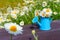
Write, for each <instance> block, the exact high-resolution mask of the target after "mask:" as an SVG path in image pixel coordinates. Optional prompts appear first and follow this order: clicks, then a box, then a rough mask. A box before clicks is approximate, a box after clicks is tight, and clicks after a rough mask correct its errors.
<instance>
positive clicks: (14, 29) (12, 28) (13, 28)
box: [4, 23, 23, 35]
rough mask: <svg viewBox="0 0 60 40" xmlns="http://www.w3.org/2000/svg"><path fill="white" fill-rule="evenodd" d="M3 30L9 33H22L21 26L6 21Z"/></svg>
mask: <svg viewBox="0 0 60 40" xmlns="http://www.w3.org/2000/svg"><path fill="white" fill-rule="evenodd" d="M4 27H5V30H6V31H8V33H9V34H13V35H18V34H22V31H23V30H22V29H23V28H22V27H21V26H19V25H17V24H16V23H6V24H4Z"/></svg>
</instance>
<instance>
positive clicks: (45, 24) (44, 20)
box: [32, 16, 51, 30]
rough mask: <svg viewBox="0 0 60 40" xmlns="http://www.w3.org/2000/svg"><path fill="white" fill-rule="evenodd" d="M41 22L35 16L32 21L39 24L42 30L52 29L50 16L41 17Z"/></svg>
mask: <svg viewBox="0 0 60 40" xmlns="http://www.w3.org/2000/svg"><path fill="white" fill-rule="evenodd" d="M39 20H40V22H39V21H38V17H37V16H36V17H34V18H33V20H32V22H33V23H36V24H37V25H39V29H40V30H50V29H51V27H50V24H51V19H50V18H46V17H40V19H39Z"/></svg>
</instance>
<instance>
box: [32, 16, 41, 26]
mask: <svg viewBox="0 0 60 40" xmlns="http://www.w3.org/2000/svg"><path fill="white" fill-rule="evenodd" d="M32 23H36V24H37V25H39V26H41V23H40V22H39V21H38V16H35V17H34V18H33V20H32Z"/></svg>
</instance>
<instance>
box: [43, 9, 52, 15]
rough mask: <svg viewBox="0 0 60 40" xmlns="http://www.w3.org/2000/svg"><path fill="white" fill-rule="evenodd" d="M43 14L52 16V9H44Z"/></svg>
mask: <svg viewBox="0 0 60 40" xmlns="http://www.w3.org/2000/svg"><path fill="white" fill-rule="evenodd" d="M43 12H45V13H47V14H49V15H51V14H52V10H51V9H50V8H44V9H43Z"/></svg>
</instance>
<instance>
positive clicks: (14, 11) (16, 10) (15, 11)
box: [11, 9, 19, 14]
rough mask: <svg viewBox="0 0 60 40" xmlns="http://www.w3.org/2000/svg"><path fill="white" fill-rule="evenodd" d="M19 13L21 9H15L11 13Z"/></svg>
mask: <svg viewBox="0 0 60 40" xmlns="http://www.w3.org/2000/svg"><path fill="white" fill-rule="evenodd" d="M18 13H19V10H18V9H14V10H12V11H11V14H18Z"/></svg>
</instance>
